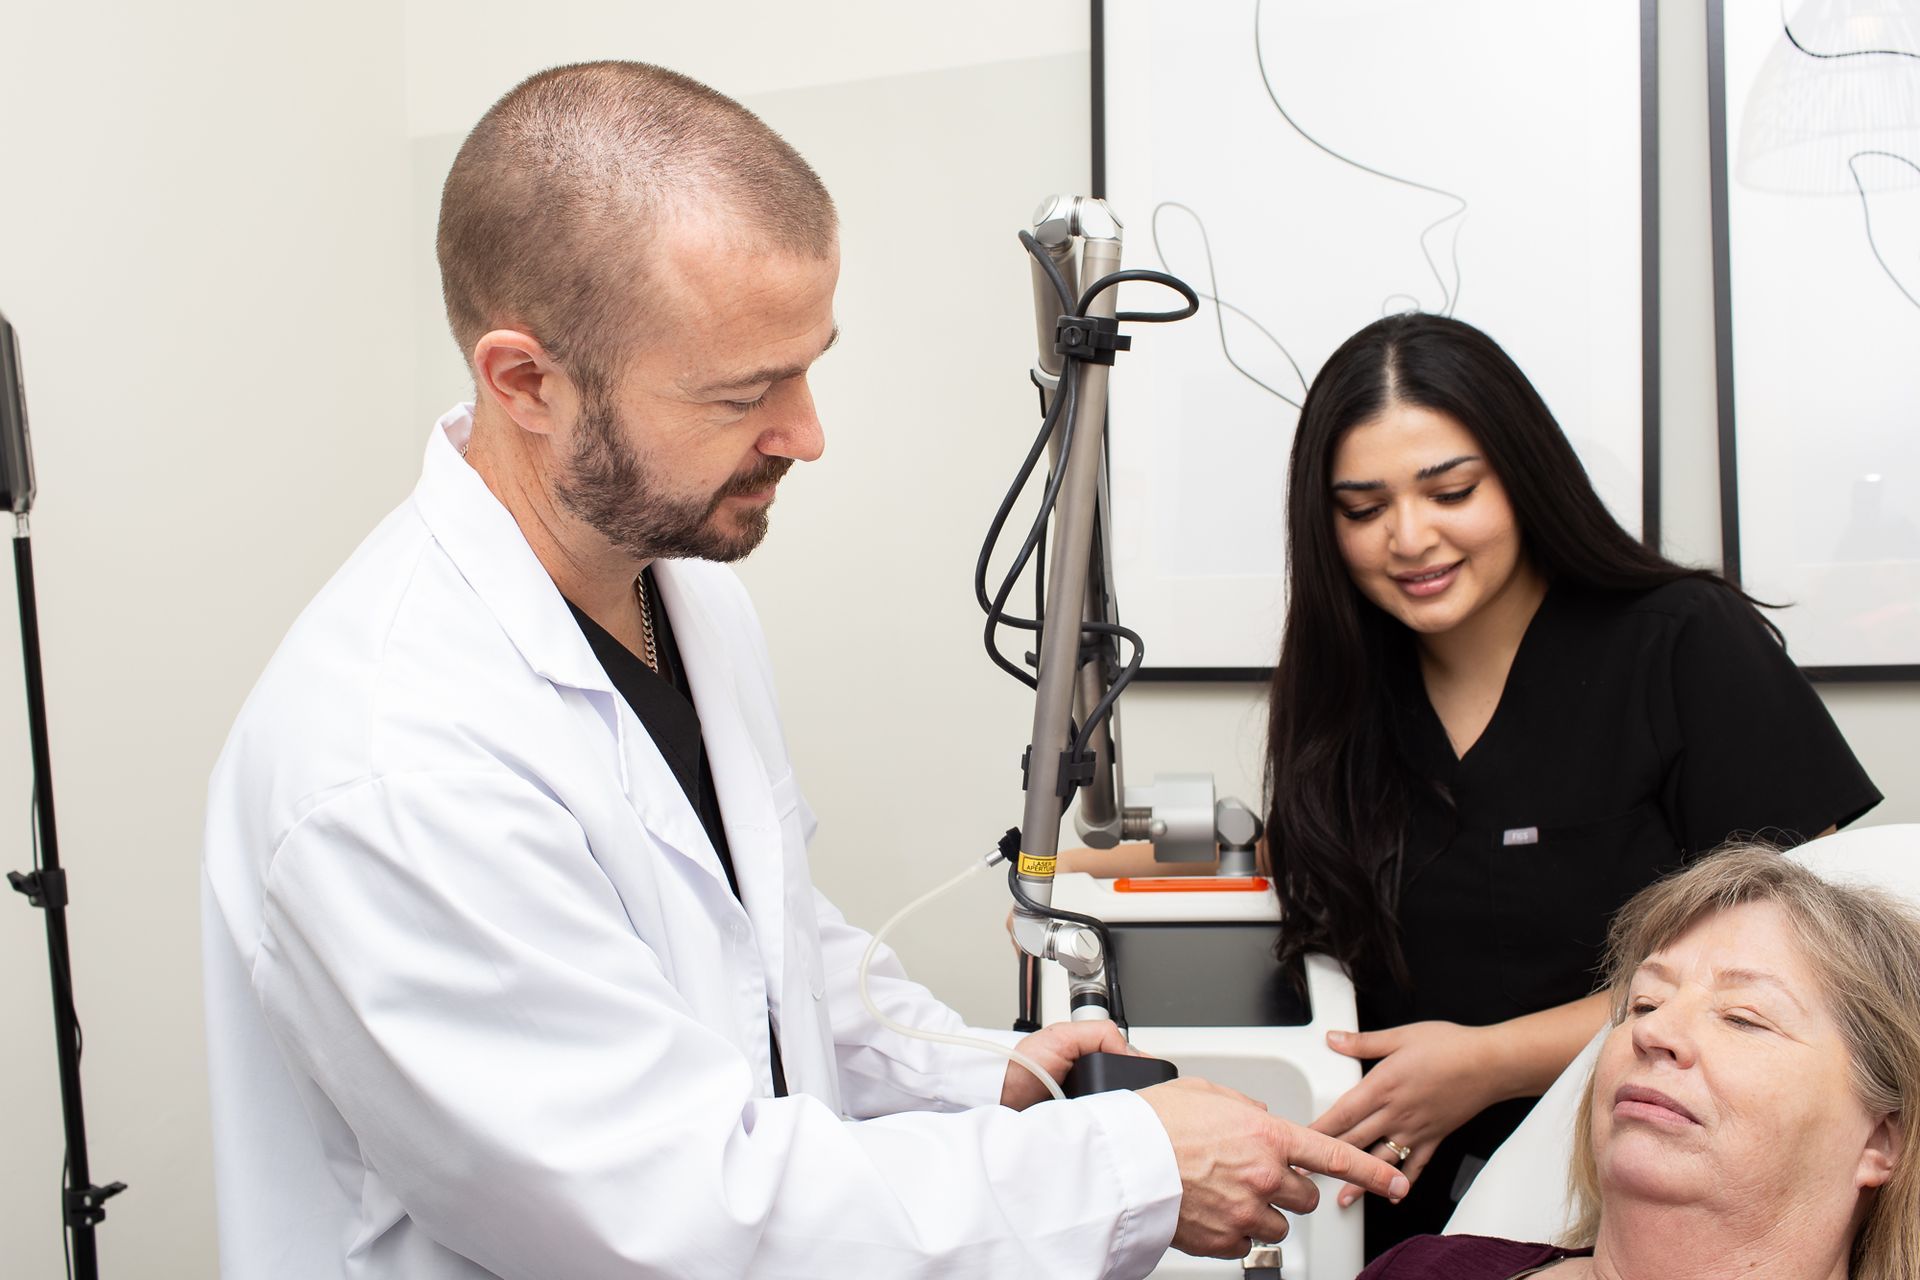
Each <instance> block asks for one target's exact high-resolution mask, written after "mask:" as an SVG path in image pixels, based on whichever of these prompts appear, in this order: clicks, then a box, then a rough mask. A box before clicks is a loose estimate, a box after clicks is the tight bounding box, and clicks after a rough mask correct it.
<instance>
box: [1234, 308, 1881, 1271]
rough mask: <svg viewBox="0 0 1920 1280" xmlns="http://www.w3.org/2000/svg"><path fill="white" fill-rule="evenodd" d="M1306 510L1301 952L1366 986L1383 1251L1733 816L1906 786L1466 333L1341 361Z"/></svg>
mask: <svg viewBox="0 0 1920 1280" xmlns="http://www.w3.org/2000/svg"><path fill="white" fill-rule="evenodd" d="M1287 528H1288V532H1287V537H1288V552H1289V556H1288V577H1289V581H1288V587H1289V589H1288V608H1287V620H1286V628H1285V634H1284V638H1283V641H1282V647H1281V654H1280V662H1279V665H1278V668H1277V670H1276V671H1275V674H1274V679H1273V687H1272V695H1271V707H1270V722H1269V757H1268V766H1267V768H1268V779H1267V781H1268V794H1269V796H1270V801H1269V812H1268V825H1267V832H1268V842H1269V849H1270V854H1271V858H1272V862H1273V871H1274V877H1275V881H1276V886H1277V888H1278V891H1279V894H1280V900H1281V907H1282V913H1283V924H1282V930H1281V940H1280V944H1279V952H1280V958H1281V960H1282V961H1283V962H1286V963H1289V964H1290V963H1291V962H1292V961H1293V960H1294V959H1295V958H1297V957H1299V956H1301V955H1304V954H1306V953H1308V952H1321V953H1325V954H1330V955H1332V956H1334V957H1336V958H1337V959H1339V960H1340V961H1341V962H1343V963H1344V964H1345V965H1346V967H1347V969H1348V971H1349V972H1350V973H1351V974H1352V975H1353V977H1354V982H1355V986H1356V989H1357V995H1358V998H1359V1014H1360V1029H1359V1030H1360V1034H1357V1035H1347V1036H1337V1037H1335V1043H1334V1048H1336V1049H1338V1050H1340V1051H1341V1052H1343V1053H1347V1054H1350V1055H1352V1056H1353V1057H1356V1058H1360V1059H1362V1060H1364V1061H1367V1062H1369V1063H1371V1068H1370V1069H1369V1071H1368V1073H1367V1075H1366V1076H1365V1077H1364V1078H1363V1080H1362V1081H1361V1083H1360V1084H1359V1085H1358V1086H1356V1087H1355V1088H1354V1089H1352V1090H1350V1091H1349V1092H1348V1093H1347V1094H1346V1095H1345V1096H1344V1097H1343V1098H1342V1099H1340V1101H1339V1102H1337V1103H1336V1104H1335V1105H1334V1106H1333V1107H1332V1108H1330V1109H1329V1110H1328V1111H1327V1113H1326V1114H1325V1115H1323V1116H1322V1117H1320V1119H1319V1120H1318V1121H1317V1125H1318V1127H1320V1128H1322V1129H1324V1130H1325V1131H1327V1132H1329V1133H1333V1134H1335V1135H1337V1136H1339V1137H1342V1138H1344V1139H1346V1140H1347V1141H1349V1142H1353V1143H1355V1144H1356V1145H1359V1146H1362V1147H1366V1148H1368V1149H1370V1150H1372V1151H1374V1152H1375V1153H1376V1154H1379V1155H1381V1156H1382V1157H1383V1158H1386V1159H1395V1158H1401V1159H1402V1162H1403V1166H1404V1168H1405V1170H1406V1173H1407V1174H1408V1176H1409V1177H1410V1178H1411V1179H1412V1180H1413V1183H1414V1188H1413V1193H1412V1194H1411V1195H1410V1196H1409V1197H1408V1198H1407V1199H1406V1200H1405V1201H1404V1202H1403V1203H1401V1204H1400V1205H1398V1206H1394V1205H1389V1204H1388V1203H1387V1202H1385V1201H1380V1200H1376V1201H1373V1202H1372V1203H1370V1204H1369V1205H1368V1206H1367V1215H1368V1216H1367V1253H1368V1256H1369V1257H1371V1256H1373V1255H1375V1254H1377V1253H1379V1252H1380V1251H1381V1250H1383V1249H1385V1248H1386V1247H1387V1246H1388V1245H1390V1244H1392V1243H1394V1242H1396V1241H1398V1240H1400V1239H1402V1238H1405V1237H1406V1236H1409V1235H1414V1234H1418V1233H1421V1232H1428V1231H1438V1230H1440V1229H1441V1228H1442V1227H1443V1226H1444V1225H1445V1223H1446V1220H1447V1218H1448V1217H1449V1216H1450V1215H1451V1213H1452V1212H1453V1207H1454V1203H1455V1201H1456V1200H1457V1199H1458V1197H1459V1195H1460V1193H1461V1192H1462V1191H1464V1189H1465V1186H1466V1184H1467V1183H1468V1182H1470V1181H1471V1179H1472V1175H1473V1174H1474V1173H1475V1172H1476V1171H1477V1170H1478V1168H1479V1167H1480V1165H1481V1164H1482V1163H1484V1161H1485V1159H1486V1157H1487V1156H1488V1155H1490V1154H1491V1153H1492V1151H1493V1149H1494V1148H1495V1147H1496V1146H1498V1145H1499V1144H1500V1142H1501V1141H1502V1140H1503V1139H1504V1138H1505V1137H1506V1135H1507V1134H1508V1133H1510V1132H1511V1131H1512V1129H1513V1127H1514V1126H1515V1125H1516V1124H1518V1123H1519V1121H1520V1119H1521V1117H1523V1116H1524V1115H1525V1114H1526V1111H1527V1109H1528V1108H1529V1107H1530V1106H1531V1105H1532V1100H1533V1099H1534V1098H1535V1097H1537V1096H1538V1095H1539V1094H1540V1093H1541V1092H1542V1091H1543V1090H1544V1089H1545V1088H1546V1086H1547V1085H1548V1084H1550V1083H1551V1082H1552V1081H1553V1079H1554V1078H1555V1077H1556V1076H1557V1075H1558V1074H1559V1073H1560V1071H1561V1070H1562V1069H1563V1068H1565V1066H1566V1065H1567V1063H1568V1062H1569V1061H1570V1060H1571V1059H1572V1058H1573V1056H1574V1055H1575V1054H1576V1053H1577V1052H1578V1051H1579V1050H1580V1048H1581V1047H1582V1046H1583V1045H1585V1043H1586V1042H1587V1040H1588V1039H1589V1038H1591V1036H1592V1035H1593V1033H1594V1032H1595V1031H1596V1030H1597V1029H1598V1028H1599V1027H1600V1025H1601V1024H1602V1022H1603V1021H1604V1020H1605V1016H1606V1015H1605V1010H1604V1008H1603V1001H1602V998H1601V997H1599V996H1596V995H1593V994H1592V992H1593V990H1594V984H1595V980H1596V976H1597V974H1598V970H1599V965H1600V961H1601V946H1602V942H1603V939H1604V937H1605V934H1606V925H1607V921H1608V919H1609V917H1610V916H1611V915H1612V914H1613V912H1614V911H1615V910H1616V909H1617V908H1618V907H1619V906H1620V904H1622V903H1623V902H1625V901H1626V899H1628V898H1629V897H1631V896H1632V895H1633V894H1634V893H1635V892H1636V891H1638V890H1639V889H1641V888H1643V887H1644V886H1645V885H1646V884H1647V883H1649V882H1650V881H1652V880H1653V879H1655V878H1656V877H1658V876H1660V875H1661V874H1663V873H1664V872H1667V871H1669V870H1672V869H1673V868H1675V867H1678V866H1680V865H1681V864H1682V863H1684V862H1686V861H1687V860H1688V859H1689V858H1691V857H1694V856H1696V855H1698V854H1701V853H1705V852H1706V851H1708V850H1710V849H1711V848H1713V847H1714V846H1715V845H1717V844H1719V843H1720V842H1721V841H1723V840H1725V839H1726V838H1727V837H1728V836H1729V835H1731V834H1733V833H1736V832H1738V833H1743V834H1746V833H1758V834H1761V835H1764V836H1768V837H1770V838H1773V839H1775V840H1778V841H1781V842H1783V843H1794V842H1797V841H1799V840H1803V839H1807V838H1810V837H1813V836H1817V835H1821V834H1824V833H1825V832H1827V831H1829V830H1831V829H1833V828H1834V827H1836V826H1840V825H1844V824H1845V823H1847V822H1850V821H1851V820H1853V819H1854V818H1856V817H1858V816H1859V815H1860V814H1861V813H1863V812H1865V811H1866V810H1867V809H1869V808H1871V807H1872V806H1873V805H1874V804H1875V803H1877V802H1878V801H1879V799H1880V795H1879V793H1878V792H1877V791H1876V790H1875V789H1874V787H1873V784H1872V783H1871V782H1870V781H1869V780H1868V778H1867V776H1866V775H1865V773H1864V772H1863V771H1862V770H1861V768H1860V766H1859V764H1858V763H1857V762H1856V761H1855V760H1854V758H1853V755H1852V753H1851V752H1850V751H1849V750H1848V748H1847V745H1846V742H1845V741H1844V740H1843V739H1842V738H1841V736H1840V733H1839V731H1838V730H1837V729H1836V728H1835V727H1834V724H1833V720H1832V718H1831V717H1830V716H1829V715H1828V714H1827V712H1826V709H1825V707H1824V706H1823V705H1822V704H1821V702H1820V700H1819V698H1818V697H1817V696H1815V694H1814V692H1813V690H1812V688H1811V687H1810V686H1809V685H1808V684H1807V681H1806V679H1805V678H1804V677H1803V676H1802V675H1801V674H1800V673H1799V671H1798V670H1797V669H1796V668H1795V667H1794V665H1793V663H1792V661H1791V660H1790V659H1789V658H1788V657H1787V655H1786V653H1785V651H1784V650H1783V649H1782V648H1781V645H1780V642H1779V636H1778V633H1777V632H1776V631H1775V630H1774V629H1773V627H1772V626H1771V624H1769V623H1768V622H1766V621H1765V620H1764V619H1763V618H1762V617H1761V615H1760V614H1759V613H1758V612H1757V610H1756V609H1755V607H1754V603H1753V602H1752V601H1751V600H1750V599H1749V598H1747V597H1746V596H1744V595H1743V594H1741V593H1740V592H1739V591H1738V590H1737V589H1736V588H1734V587H1732V586H1730V585H1728V584H1727V583H1726V582H1725V580H1724V579H1722V578H1720V577H1719V576H1718V575H1717V574H1713V573H1710V572H1708V571H1705V570H1698V569H1688V568H1685V567H1683V566H1680V565H1677V564H1674V563H1673V562H1671V561H1669V560H1666V559H1663V558H1662V557H1660V556H1659V555H1657V554H1656V553H1655V552H1653V551H1650V550H1648V549H1647V548H1645V547H1643V546H1641V545H1640V544H1639V543H1638V542H1636V541H1635V540H1634V539H1633V538H1632V537H1630V536H1629V535H1628V534H1627V533H1626V532H1625V531H1624V530H1623V529H1621V528H1620V526H1619V525H1618V524H1617V523H1616V522H1615V521H1614V520H1613V518H1612V517H1611V516H1610V515H1609V514H1608V512H1607V510H1606V508H1605V506H1604V505H1603V504H1602V503H1601V501H1600V499H1599V497H1598V496H1597V495H1596V494H1595V493H1594V491H1593V487H1592V485H1591V484H1590V483H1589V482H1588V480H1587V477H1586V474H1585V472H1584V471H1583V470H1582V468H1581V466H1580V463H1579V461H1578V459H1577V458H1576V457H1575V455H1574V453H1573V450H1572V448H1571V446H1570V445H1569V444H1568V443H1567V440H1566V437H1565V436H1564V435H1563V434H1562V433H1561V431H1560V429H1559V427H1558V425H1557V424H1556V423H1555V422H1554V420H1553V417H1552V415H1551V414H1550V413H1549V412H1548V410H1547V407H1546V405H1545V404H1544V403H1543V402H1542V401H1541V399H1540V396H1539V394H1538V393H1537V392H1536V391H1535V390H1534V389H1533V387H1532V385H1531V384H1530V383H1528V382H1527V380H1526V377H1525V375H1523V374H1522V373H1521V372H1520V370H1519V368H1518V367H1517V366H1516V365H1514V363H1513V361H1512V360H1511V359H1510V358H1509V357H1508V356H1507V355H1506V353H1505V352H1504V351H1502V350H1501V349H1500V348H1499V346H1497V345H1496V344H1495V343H1494V342H1493V341H1492V340H1491V339H1490V338H1488V337H1487V336H1486V335H1485V334H1483V333H1481V332H1480V331H1479V330H1477V329H1474V328H1472V327H1471V326H1469V325H1466V324H1462V323H1460V322H1458V321H1455V320H1450V319H1446V318H1443V317H1438V316H1429V315H1405V316H1394V317H1390V318H1388V319H1385V320H1381V321H1378V322H1377V323H1375V324H1372V325H1370V326H1368V327H1367V328H1366V329H1363V330H1361V331H1360V332H1359V333H1358V334H1356V335H1354V337H1352V338H1351V339H1349V340H1348V341H1347V342H1346V343H1345V344H1344V345H1343V346H1342V347H1341V348H1340V350H1339V351H1337V352H1336V353H1335V354H1334V355H1333V357H1332V358H1331V359H1330V360H1329V361H1328V362H1327V364H1326V366H1325V367H1324V368H1323V369H1322V370H1321V372H1320V375H1319V376H1318V377H1317V378H1316V379H1315V380H1314V383H1313V387H1312V389H1311V391H1310V392H1309V394H1308V396H1307V399H1306V402H1305V404H1304V406H1303V407H1302V410H1301V415H1300V425H1299V428H1298V431H1297V433H1296V436H1295V441H1294V448H1293V457H1292V462H1291V467H1290V476H1289V508H1288V526H1287ZM1356 1195H1357V1193H1356V1192H1353V1191H1352V1190H1351V1189H1349V1190H1348V1191H1346V1192H1344V1193H1343V1194H1342V1197H1341V1199H1342V1202H1343V1203H1346V1202H1350V1201H1351V1200H1352V1199H1353V1198H1355V1197H1356Z"/></svg>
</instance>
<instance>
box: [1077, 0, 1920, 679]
mask: <svg viewBox="0 0 1920 1280" xmlns="http://www.w3.org/2000/svg"><path fill="white" fill-rule="evenodd" d="M1094 2H1095V4H1096V5H1097V4H1098V3H1099V0H1094ZM1706 22H1707V147H1708V168H1709V171H1710V176H1711V180H1712V202H1711V205H1712V220H1713V327H1714V389H1715V399H1716V401H1717V402H1718V406H1719V422H1718V434H1719V463H1720V548H1721V553H1720V554H1721V569H1722V572H1723V573H1725V574H1726V577H1727V580H1728V581H1730V582H1732V583H1733V584H1735V585H1736V586H1738V585H1740V583H1741V554H1740V471H1739V465H1738V464H1739V439H1738V434H1739V433H1738V430H1737V425H1736V420H1737V418H1738V405H1737V403H1736V401H1737V390H1736V384H1735V380H1734V366H1733V359H1734V352H1733V336H1734V316H1733V242H1732V219H1731V207H1730V206H1731V203H1732V202H1731V189H1730V169H1729V161H1728V147H1727V46H1726V10H1725V0H1707V10H1706ZM1800 670H1801V672H1802V673H1803V674H1804V675H1805V676H1806V677H1807V678H1808V679H1809V680H1812V681H1814V682H1816V683H1830V684H1878V683H1884V682H1894V681H1913V680H1920V663H1861V664H1854V665H1844V666H1831V665H1816V666H1807V665H1802V666H1801V667H1800Z"/></svg>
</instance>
